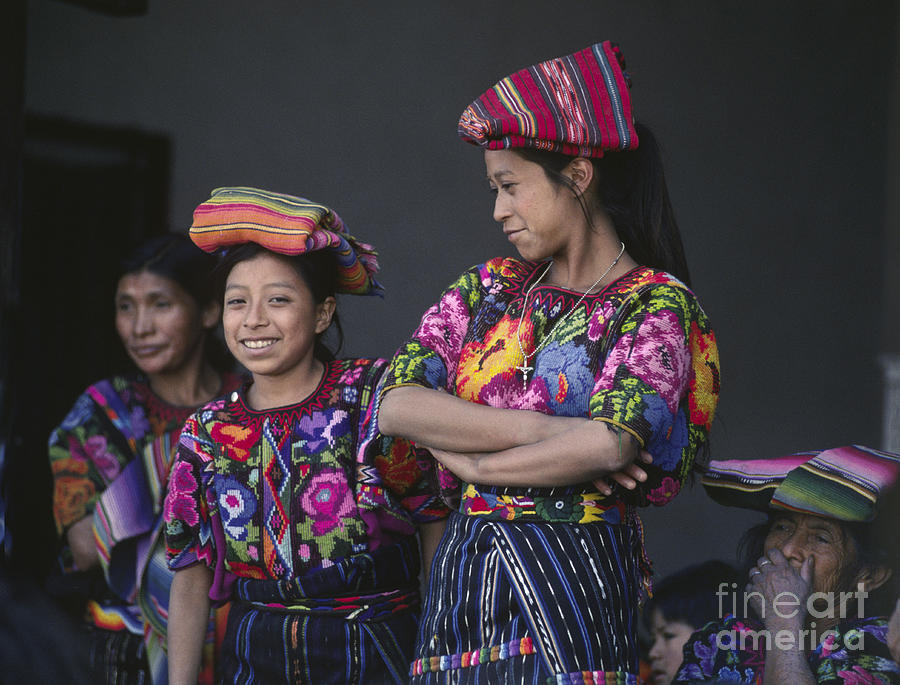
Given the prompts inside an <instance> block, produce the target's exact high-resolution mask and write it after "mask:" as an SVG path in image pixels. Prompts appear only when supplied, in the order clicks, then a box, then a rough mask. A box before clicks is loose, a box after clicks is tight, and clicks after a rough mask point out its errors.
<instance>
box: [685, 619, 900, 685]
mask: <svg viewBox="0 0 900 685" xmlns="http://www.w3.org/2000/svg"><path fill="white" fill-rule="evenodd" d="M765 635H766V631H765V629H764V627H763V625H762V623H760V622H758V621H754V620H749V619H737V618H735V617H733V616H728V617H726V618H725V619H724V620H723V621H714V622H712V623H708V624H707V625H705V626H704V627H703V628H701V629H700V630H698V631H697V632H696V633H694V634H693V635H691V637H690V638H689V639H688V641H687V643H686V644H685V646H684V658H683V661H682V663H681V668H680V669H679V671H678V674H677V675H676V676H675V681H674V682H676V683H680V682H689V683H706V682H710V683H735V685H762V683H763V682H764V676H765V668H764V666H765V660H766V652H765V637H764V636H765ZM886 636H887V619H885V618H882V617H874V618H863V619H855V620H852V621H843V622H842V623H840V624H839V625H838V626H837V627H836V628H835V630H834V632H833V633H832V634H829V635H828V636H827V637H826V638H825V639H824V640H823V641H822V642H817V644H816V646H815V648H814V649H811V650H809V653H808V658H807V662H808V663H809V667H810V670H811V671H812V675H813V677H814V678H815V682H816V683H817V685H876V684H882V683H900V666H898V665H897V664H896V662H894V661H893V659H892V657H891V654H890V651H889V650H888V647H887V643H886V640H887V638H886ZM755 637H758V639H754V638H755ZM802 639H804V640H806V641H807V642H806V643H805V644H807V646H808V644H809V643H808V641H809V640H810V638H809V636H808V635H807V636H806V637H804V638H802ZM741 646H743V649H742V648H741ZM773 648H774V647H773Z"/></svg>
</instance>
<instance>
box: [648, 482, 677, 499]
mask: <svg viewBox="0 0 900 685" xmlns="http://www.w3.org/2000/svg"><path fill="white" fill-rule="evenodd" d="M680 491H681V483H679V482H678V481H677V480H675V479H674V478H670V477H669V476H666V477H665V478H663V479H662V482H661V483H660V484H659V487H658V488H655V489H653V490H651V491H650V492H649V493H647V500H648V501H649V502H651V503H652V504H657V505H659V504H665V503H666V502H668V501H669V500H670V499H672V498H673V497H675V495H677V494H678V493H679V492H680Z"/></svg>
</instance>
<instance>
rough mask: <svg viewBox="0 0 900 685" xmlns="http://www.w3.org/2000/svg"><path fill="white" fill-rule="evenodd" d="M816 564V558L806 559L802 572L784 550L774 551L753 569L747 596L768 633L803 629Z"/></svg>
mask: <svg viewBox="0 0 900 685" xmlns="http://www.w3.org/2000/svg"><path fill="white" fill-rule="evenodd" d="M814 563H815V562H814V558H813V557H812V556H808V557H806V559H804V560H803V564H802V565H801V566H800V570H799V572H798V571H797V570H795V569H794V568H793V567H792V566H791V565H790V562H788V560H787V558H785V556H784V554H782V553H781V551H780V550H778V549H776V548H773V549H770V550H769V552H768V553H767V554H766V555H765V556H762V557H760V558H759V560H758V561H757V562H756V566H754V567H753V568H751V569H750V582H749V583H747V588H746V592H747V597H748V599H749V601H750V606H751V607H752V608H753V610H754V611H755V612H756V613H757V615H758V616H759V617H760V618H761V619H762V621H763V623H764V624H765V626H766V628H767V629H768V630H770V631H778V630H782V629H789V630H795V629H799V628H802V627H803V624H804V623H805V622H806V600H807V599H808V598H809V594H810V591H811V589H812V578H813V570H814Z"/></svg>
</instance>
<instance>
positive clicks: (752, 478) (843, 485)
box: [701, 445, 900, 522]
mask: <svg viewBox="0 0 900 685" xmlns="http://www.w3.org/2000/svg"><path fill="white" fill-rule="evenodd" d="M898 476H900V455H898V454H892V453H890V452H882V451H880V450H876V449H872V448H870V447H864V446H862V445H848V446H846V447H835V448H832V449H827V450H815V451H810V452H799V453H797V454H791V455H787V456H783V457H776V458H774V459H727V460H721V461H716V460H714V461H711V462H710V463H709V466H708V469H707V471H706V472H705V473H704V474H703V477H702V479H701V482H702V483H703V487H704V488H705V489H706V492H707V493H709V496H710V497H712V499H714V500H715V501H717V502H719V503H720V504H724V505H726V506H733V507H742V508H745V509H756V510H759V511H767V510H781V511H793V512H798V513H801V514H810V515H812V516H823V517H826V518H832V519H836V520H838V521H849V522H868V521H872V520H873V519H874V518H875V516H876V515H877V514H878V511H879V508H880V505H883V503H884V498H885V495H886V494H887V493H888V492H890V491H891V489H892V488H893V487H894V486H895V485H896V484H897V480H898Z"/></svg>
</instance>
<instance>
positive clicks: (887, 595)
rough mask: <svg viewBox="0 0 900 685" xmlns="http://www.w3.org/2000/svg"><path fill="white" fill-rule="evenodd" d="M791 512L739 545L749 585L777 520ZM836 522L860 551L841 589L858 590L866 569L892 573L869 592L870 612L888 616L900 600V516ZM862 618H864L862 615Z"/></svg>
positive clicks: (779, 514)
mask: <svg viewBox="0 0 900 685" xmlns="http://www.w3.org/2000/svg"><path fill="white" fill-rule="evenodd" d="M893 499H894V501H893V502H892V503H891V507H892V508H896V504H897V501H896V500H897V498H893ZM786 513H787V512H775V511H772V512H769V513H768V517H767V518H766V520H765V521H763V522H762V523H760V524H757V525H755V526H752V527H751V528H749V529H748V530H747V531H746V532H745V533H744V534H743V535H742V536H741V539H740V541H739V542H738V559H739V560H740V572H741V577H742V581H743V583H744V584H746V583H747V582H748V580H749V573H750V569H751V568H753V567H754V566H755V565H756V561H757V559H759V558H760V557H761V556H762V554H763V549H764V547H765V542H766V537H767V536H768V535H769V531H771V530H772V525H773V524H774V523H775V521H776V520H777V519H778V518H780V517H782V516H785V515H786ZM828 520H829V521H831V522H833V523H836V524H837V525H839V526H840V527H841V530H843V532H844V535H846V536H847V537H848V538H849V539H850V541H851V542H852V543H853V546H854V549H855V551H856V560H855V563H854V564H853V565H852V566H851V567H849V568H847V569H846V570H845V572H844V573H843V574H842V575H841V578H840V579H839V580H838V582H839V583H841V584H846V585H847V587H840V588H838V590H840V591H846V592H849V591H851V590H853V591H855V590H856V588H855V587H849V584H850V583H851V582H852V581H853V579H854V578H855V577H856V576H857V574H858V573H859V572H860V571H861V570H863V569H864V568H867V567H868V568H875V567H877V566H884V567H886V568H888V569H890V570H891V571H892V573H891V577H890V578H889V579H888V580H887V582H885V583H884V584H883V585H881V587H878V588H876V589H874V590H872V591H870V592H869V596H868V597H867V598H866V600H865V608H866V613H867V614H868V615H869V616H879V615H887V614H890V613H891V610H892V609H893V607H894V603H895V602H896V601H897V592H898V589H900V578H898V575H897V573H898V564H897V561H898V560H897V553H896V543H895V542H892V540H893V539H894V538H895V537H896V531H894V530H892V529H890V526H891V525H892V524H895V523H896V520H897V519H896V515H894V517H892V516H891V515H890V514H889V513H888V512H886V511H883V512H882V513H881V514H880V515H879V516H878V517H877V518H876V519H875V520H874V521H872V522H870V523H851V522H847V521H838V520H837V519H828ZM855 606H856V603H855V602H850V603H849V604H848V607H853V608H855ZM859 618H862V617H861V616H860V617H859Z"/></svg>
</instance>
